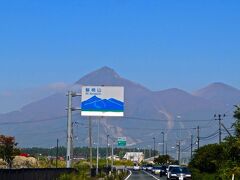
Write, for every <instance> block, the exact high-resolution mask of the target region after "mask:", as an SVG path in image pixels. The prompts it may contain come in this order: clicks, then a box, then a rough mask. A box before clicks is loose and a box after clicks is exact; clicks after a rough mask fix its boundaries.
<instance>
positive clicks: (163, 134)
mask: <svg viewBox="0 0 240 180" xmlns="http://www.w3.org/2000/svg"><path fill="white" fill-rule="evenodd" d="M162 135H163V152H162V155H164V132H162Z"/></svg>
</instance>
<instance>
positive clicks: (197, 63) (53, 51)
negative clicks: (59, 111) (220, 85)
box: [0, 0, 240, 95]
mask: <svg viewBox="0 0 240 180" xmlns="http://www.w3.org/2000/svg"><path fill="white" fill-rule="evenodd" d="M239 32H240V1H239V0H231V1H229V0H68V1H66V0H56V1H54V0H51V1H49V0H21V1H20V0H7V1H1V2H0V42H1V43H0V60H1V71H0V82H1V83H0V94H1V93H2V94H8V93H10V92H8V91H11V90H15V91H17V90H20V89H21V90H23V89H25V88H32V87H41V86H46V85H51V84H56V83H60V84H62V83H61V82H63V83H67V84H71V83H73V82H75V81H77V80H78V79H79V78H80V77H82V76H83V75H85V74H87V73H89V72H91V71H93V70H95V69H98V68H100V67H102V66H109V67H111V68H113V69H115V70H116V71H117V72H118V73H119V74H120V75H121V76H123V77H125V78H127V79H130V80H132V81H135V82H138V83H140V84H143V85H144V86H147V87H148V88H150V89H152V90H160V89H166V88H170V87H178V88H181V89H184V90H187V91H193V90H196V89H198V88H201V87H203V86H205V85H207V84H209V83H211V82H216V81H221V82H224V83H227V84H230V85H232V86H235V87H237V88H240V79H239V78H240V70H239V67H240V66H239V65H240V33H239ZM8 95H9V94H8Z"/></svg>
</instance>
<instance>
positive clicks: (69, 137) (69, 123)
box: [66, 91, 72, 168]
mask: <svg viewBox="0 0 240 180" xmlns="http://www.w3.org/2000/svg"><path fill="white" fill-rule="evenodd" d="M67 96H68V109H67V110H68V120H67V155H66V161H67V168H70V167H71V157H70V156H71V144H72V92H71V91H68V95H67Z"/></svg>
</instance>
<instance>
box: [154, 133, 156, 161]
mask: <svg viewBox="0 0 240 180" xmlns="http://www.w3.org/2000/svg"><path fill="white" fill-rule="evenodd" d="M155 139H156V138H155V137H153V157H154V158H155Z"/></svg>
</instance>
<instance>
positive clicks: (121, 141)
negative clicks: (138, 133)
mask: <svg viewBox="0 0 240 180" xmlns="http://www.w3.org/2000/svg"><path fill="white" fill-rule="evenodd" d="M117 143H118V146H119V147H125V146H126V144H127V141H126V137H119V138H118V141H117Z"/></svg>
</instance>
